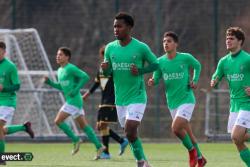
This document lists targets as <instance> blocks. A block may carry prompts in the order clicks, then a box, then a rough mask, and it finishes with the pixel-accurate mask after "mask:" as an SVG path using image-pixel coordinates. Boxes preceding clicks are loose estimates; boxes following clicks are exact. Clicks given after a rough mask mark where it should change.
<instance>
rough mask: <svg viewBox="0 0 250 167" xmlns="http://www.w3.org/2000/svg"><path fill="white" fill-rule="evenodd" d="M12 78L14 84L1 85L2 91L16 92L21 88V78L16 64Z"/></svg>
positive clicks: (0, 90)
mask: <svg viewBox="0 0 250 167" xmlns="http://www.w3.org/2000/svg"><path fill="white" fill-rule="evenodd" d="M10 79H11V82H12V84H11V85H8V86H3V85H0V92H15V91H18V90H19V89H20V80H19V77H18V74H17V68H16V66H13V69H12V70H11V73H10Z"/></svg>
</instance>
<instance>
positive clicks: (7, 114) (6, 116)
mask: <svg viewBox="0 0 250 167" xmlns="http://www.w3.org/2000/svg"><path fill="white" fill-rule="evenodd" d="M14 112H15V108H14V107H9V106H0V119H1V120H4V121H5V122H6V124H10V123H11V121H12V118H13V115H14Z"/></svg>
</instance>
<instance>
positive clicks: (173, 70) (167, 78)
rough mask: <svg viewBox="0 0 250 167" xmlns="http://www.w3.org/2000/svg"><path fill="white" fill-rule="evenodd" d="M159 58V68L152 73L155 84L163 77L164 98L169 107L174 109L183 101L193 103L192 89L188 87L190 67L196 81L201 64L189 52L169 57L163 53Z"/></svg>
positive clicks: (195, 81)
mask: <svg viewBox="0 0 250 167" xmlns="http://www.w3.org/2000/svg"><path fill="white" fill-rule="evenodd" d="M158 60H159V68H158V70H156V71H155V72H154V74H153V79H154V82H155V85H157V84H158V83H159V79H160V78H163V80H164V85H165V94H166V100H167V104H168V108H169V109H176V108H178V107H179V106H180V105H182V104H185V103H195V97H194V93H193V90H192V89H191V88H190V87H189V82H190V68H193V69H194V74H193V79H192V81H193V82H194V83H197V82H198V80H199V77H200V71H201V65H200V63H199V62H198V60H196V59H195V58H194V57H193V56H192V55H191V54H188V53H179V52H177V53H176V57H175V58H173V59H169V58H168V57H167V55H166V54H165V55H163V56H161V57H160V58H158Z"/></svg>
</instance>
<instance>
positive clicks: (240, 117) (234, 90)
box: [210, 27, 250, 166]
mask: <svg viewBox="0 0 250 167" xmlns="http://www.w3.org/2000/svg"><path fill="white" fill-rule="evenodd" d="M244 41H245V33H244V31H243V30H242V29H241V28H239V27H230V28H228V29H227V31H226V47H227V50H228V51H229V53H228V54H227V55H225V56H224V57H222V58H221V59H220V61H219V63H218V65H217V69H216V71H215V73H214V74H213V76H212V80H211V83H210V86H211V87H212V88H213V87H215V86H216V85H217V84H218V83H219V81H220V80H221V79H222V78H223V77H225V78H226V80H227V83H228V86H229V90H230V115H229V119H228V129H227V130H228V132H229V133H231V138H232V141H233V142H234V144H235V145H236V147H237V149H238V151H239V153H240V157H241V159H242V160H243V161H244V162H245V164H246V165H247V166H250V151H249V149H248V148H247V146H246V144H245V141H248V140H249V134H248V129H249V128H250V55H249V53H247V52H246V51H244V50H243V49H242V46H243V44H244Z"/></svg>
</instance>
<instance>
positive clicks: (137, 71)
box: [130, 64, 139, 75]
mask: <svg viewBox="0 0 250 167" xmlns="http://www.w3.org/2000/svg"><path fill="white" fill-rule="evenodd" d="M130 72H131V74H133V75H138V74H139V70H138V68H137V67H136V65H135V64H132V65H131V66H130Z"/></svg>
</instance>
